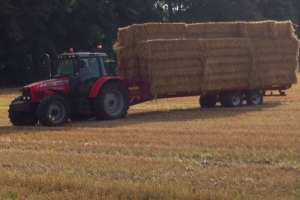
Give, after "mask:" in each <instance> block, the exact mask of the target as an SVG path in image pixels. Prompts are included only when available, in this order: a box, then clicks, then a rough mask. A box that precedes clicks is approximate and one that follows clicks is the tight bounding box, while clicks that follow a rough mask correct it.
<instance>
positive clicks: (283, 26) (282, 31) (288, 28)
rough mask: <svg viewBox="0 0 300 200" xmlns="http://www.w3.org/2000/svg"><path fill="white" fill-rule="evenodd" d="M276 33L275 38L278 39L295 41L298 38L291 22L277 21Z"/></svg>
mask: <svg viewBox="0 0 300 200" xmlns="http://www.w3.org/2000/svg"><path fill="white" fill-rule="evenodd" d="M275 27H276V29H275V30H276V32H275V36H276V37H277V38H290V39H295V38H297V36H296V34H295V29H294V28H293V23H292V22H291V21H282V22H279V21H277V22H276V23H275Z"/></svg>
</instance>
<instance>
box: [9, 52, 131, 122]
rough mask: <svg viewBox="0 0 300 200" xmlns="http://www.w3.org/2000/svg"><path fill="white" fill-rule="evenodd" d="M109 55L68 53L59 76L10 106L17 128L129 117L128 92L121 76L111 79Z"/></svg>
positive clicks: (62, 58)
mask: <svg viewBox="0 0 300 200" xmlns="http://www.w3.org/2000/svg"><path fill="white" fill-rule="evenodd" d="M105 57H106V54H105V53H64V54H61V55H59V56H58V66H57V74H56V75H55V76H54V77H53V78H51V79H49V80H44V81H40V82H36V83H32V84H30V85H26V86H24V87H23V89H22V96H19V97H18V98H16V99H15V100H13V101H12V103H11V104H10V106H9V110H8V113H9V118H10V121H11V123H12V124H13V125H15V126H30V125H35V124H37V123H38V122H39V123H40V124H41V125H44V126H61V125H63V124H65V123H66V122H67V121H68V120H69V119H71V120H79V119H86V118H89V117H94V118H96V119H99V120H108V119H118V118H122V117H124V116H125V115H126V114H127V110H128V108H129V96H128V91H127V89H126V88H125V85H124V80H123V79H122V78H121V77H119V76H109V75H108V72H107V67H106V65H105Z"/></svg>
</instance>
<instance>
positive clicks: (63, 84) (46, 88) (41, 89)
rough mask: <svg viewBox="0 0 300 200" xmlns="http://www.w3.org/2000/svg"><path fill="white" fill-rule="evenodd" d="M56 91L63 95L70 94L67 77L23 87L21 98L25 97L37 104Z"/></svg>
mask: <svg viewBox="0 0 300 200" xmlns="http://www.w3.org/2000/svg"><path fill="white" fill-rule="evenodd" d="M58 90H59V91H62V92H64V93H70V79H69V77H67V76H65V77H59V78H53V79H49V80H44V81H39V82H35V83H31V84H29V85H26V86H24V87H23V89H22V93H23V94H22V95H23V98H24V96H25V97H26V99H31V101H32V102H39V101H41V100H42V99H43V98H45V97H46V96H49V95H52V94H54V93H55V91H58Z"/></svg>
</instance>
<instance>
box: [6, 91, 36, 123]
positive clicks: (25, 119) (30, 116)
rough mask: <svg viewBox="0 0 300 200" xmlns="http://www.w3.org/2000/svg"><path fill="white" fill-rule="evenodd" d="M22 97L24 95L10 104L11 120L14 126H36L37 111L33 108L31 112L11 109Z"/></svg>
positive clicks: (9, 115)
mask: <svg viewBox="0 0 300 200" xmlns="http://www.w3.org/2000/svg"><path fill="white" fill-rule="evenodd" d="M21 99H22V96H19V97H17V98H16V99H14V100H13V101H12V102H11V104H10V105H9V109H8V117H9V119H10V122H11V123H12V124H13V125H14V126H34V125H36V124H37V123H38V118H37V116H36V112H35V111H34V110H33V111H31V112H15V111H13V110H12V109H11V105H12V104H13V103H14V102H16V101H19V100H21Z"/></svg>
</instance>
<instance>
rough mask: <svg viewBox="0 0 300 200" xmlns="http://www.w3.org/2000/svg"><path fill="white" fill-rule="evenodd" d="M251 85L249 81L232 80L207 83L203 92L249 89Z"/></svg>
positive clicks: (204, 84)
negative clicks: (239, 88) (237, 88)
mask: <svg viewBox="0 0 300 200" xmlns="http://www.w3.org/2000/svg"><path fill="white" fill-rule="evenodd" d="M248 85H249V83H248V79H243V78H241V79H230V80H225V81H220V80H219V81H205V82H204V83H203V87H202V91H203V93H205V91H210V90H220V89H224V88H236V87H247V86H248Z"/></svg>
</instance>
